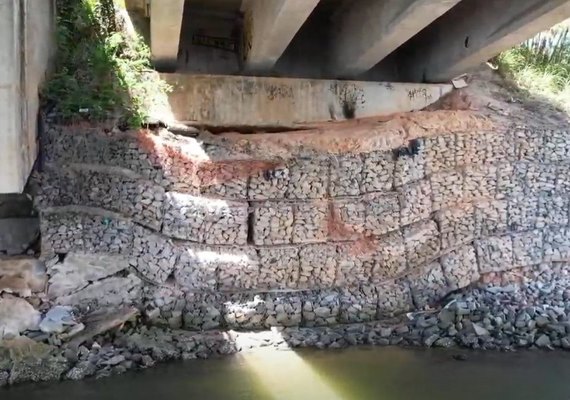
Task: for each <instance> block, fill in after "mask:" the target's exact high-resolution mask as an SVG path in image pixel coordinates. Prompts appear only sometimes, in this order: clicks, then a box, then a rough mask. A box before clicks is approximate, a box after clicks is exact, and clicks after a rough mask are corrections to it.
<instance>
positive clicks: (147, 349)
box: [0, 264, 570, 387]
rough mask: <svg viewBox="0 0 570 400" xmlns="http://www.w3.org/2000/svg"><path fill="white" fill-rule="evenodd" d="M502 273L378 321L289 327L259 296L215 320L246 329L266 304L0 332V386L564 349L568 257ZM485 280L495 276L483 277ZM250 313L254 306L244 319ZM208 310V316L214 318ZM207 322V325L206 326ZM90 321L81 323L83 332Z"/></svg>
mask: <svg viewBox="0 0 570 400" xmlns="http://www.w3.org/2000/svg"><path fill="white" fill-rule="evenodd" d="M503 278H504V279H507V281H504V282H502V283H501V282H500V281H499V283H496V284H495V283H489V284H480V285H479V286H478V287H472V288H467V289H463V290H462V291H460V292H458V293H455V294H453V295H451V296H449V297H448V298H446V299H445V304H444V305H443V306H442V307H438V308H434V309H429V310H425V311H419V312H413V313H409V314H407V315H404V316H401V317H399V318H392V319H387V320H384V321H382V322H369V323H351V322H352V320H351V318H350V315H354V314H359V316H358V320H359V321H360V320H362V319H364V318H368V319H370V320H372V319H374V318H375V316H374V314H373V313H371V312H369V311H368V310H367V309H366V308H363V309H357V310H355V312H354V314H353V313H352V312H347V311H348V310H343V309H341V310H340V312H341V316H342V317H341V320H342V322H344V323H347V324H336V325H333V326H330V327H299V326H298V325H299V323H300V320H301V318H302V316H301V314H300V313H297V314H295V313H294V312H292V310H293V309H297V307H296V306H295V305H292V304H283V303H282V302H281V301H280V299H279V298H278V297H276V298H275V300H274V302H273V303H272V304H271V305H268V303H261V302H260V301H257V302H253V303H249V304H246V303H244V304H243V305H240V304H238V303H234V305H233V306H232V307H231V308H228V309H227V313H228V314H227V315H226V316H225V318H228V319H233V320H235V321H236V324H241V328H242V329H248V328H249V327H250V326H249V322H248V321H252V319H251V316H249V317H248V315H247V314H248V313H250V312H251V310H252V309H255V308H256V307H264V308H265V307H270V308H271V310H272V311H271V315H270V317H268V318H272V319H274V320H275V321H276V322H280V323H281V325H283V326H282V327H279V328H272V329H271V330H265V331H255V332H248V331H244V330H241V331H220V330H210V331H209V332H190V331H183V330H173V329H170V328H160V327H147V326H145V325H141V324H138V323H134V321H133V322H131V323H128V324H127V326H126V327H125V328H123V329H122V330H112V331H109V332H107V333H104V332H103V331H102V330H98V331H97V330H96V331H95V332H103V333H102V334H100V335H99V336H94V337H91V336H89V335H87V336H86V338H87V339H85V338H83V339H82V340H80V341H77V340H75V339H73V338H74V337H75V338H77V337H78V336H77V335H81V334H82V333H81V331H80V332H78V333H75V334H73V335H72V337H71V338H69V337H67V338H66V335H62V334H61V333H59V332H58V330H54V331H53V332H52V335H51V336H49V337H48V338H44V339H43V341H44V342H45V343H51V344H54V343H56V344H57V343H59V344H57V346H58V347H54V346H53V345H52V346H50V345H48V344H45V343H42V340H41V339H39V338H38V336H37V335H36V334H35V333H34V332H28V333H27V335H28V337H33V338H34V340H30V339H28V338H26V337H25V336H24V337H21V338H19V339H17V340H7V341H6V340H5V341H4V342H3V343H2V344H1V345H0V387H1V386H3V385H6V384H9V383H10V384H16V383H21V382H28V381H45V380H58V379H74V380H76V379H83V378H85V377H89V376H95V377H98V378H101V377H105V376H109V375H112V374H120V373H123V372H126V371H127V370H132V369H144V368H148V367H151V366H153V365H155V364H156V363H158V362H163V361H167V360H176V359H183V360H189V359H195V358H208V357H212V356H219V355H228V354H234V353H236V352H240V351H246V350H252V349H257V348H260V347H267V346H270V347H275V348H280V349H291V348H292V349H294V348H297V347H315V348H320V349H336V348H343V347H346V346H351V345H377V346H388V345H406V346H424V347H442V348H454V347H458V348H459V347H466V348H471V349H486V350H491V349H492V350H501V351H512V350H515V349H522V348H525V349H526V348H529V349H536V348H538V349H549V350H552V349H555V348H562V349H567V350H570V302H569V299H570V265H568V264H558V265H555V266H551V265H548V266H547V265H544V266H541V267H535V268H527V269H523V270H517V271H516V272H513V273H508V274H504V275H503ZM485 279H487V280H491V281H496V278H495V279H493V276H486V277H485ZM344 295H345V296H349V297H350V296H364V297H366V296H367V294H366V293H348V292H345V293H344ZM331 300H332V299H331ZM299 301H300V300H299ZM61 311H63V310H61V309H58V310H57V312H53V311H52V312H51V314H52V316H53V315H55V314H61ZM301 312H302V314H303V315H304V316H306V315H308V314H310V315H312V316H314V319H313V320H314V321H316V320H318V319H319V318H322V319H326V318H328V317H329V311H328V310H322V309H320V308H311V309H308V308H307V309H303V310H302V311H301ZM49 314H50V313H48V316H49ZM259 314H260V312H259V310H257V311H256V312H255V313H253V318H255V315H259ZM211 316H212V321H215V320H216V318H217V317H219V316H216V315H215V314H211ZM44 321H45V318H44ZM102 321H103V322H102V323H101V322H99V324H100V325H101V324H102V325H103V326H104V325H105V322H104V319H103V320H102ZM119 322H120V321H119ZM114 323H117V321H115V322H113V321H112V322H111V323H110V324H108V325H107V327H111V326H115V325H114ZM269 325H273V324H272V323H270V324H269ZM253 326H255V321H254V324H253ZM215 327H216V325H215V324H213V325H211V326H209V327H208V328H215ZM90 329H92V328H91V326H90V325H89V324H88V326H87V328H86V330H85V332H88V331H89V330H90ZM103 329H104V328H103ZM67 336H69V335H67ZM62 337H63V338H64V339H63V341H62V340H61V338H62ZM58 338H59V342H58ZM69 340H71V341H69ZM74 340H75V344H74Z"/></svg>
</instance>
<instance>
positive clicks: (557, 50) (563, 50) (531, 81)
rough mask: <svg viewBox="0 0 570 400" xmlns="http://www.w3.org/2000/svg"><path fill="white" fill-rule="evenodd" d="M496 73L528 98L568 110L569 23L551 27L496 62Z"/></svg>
mask: <svg viewBox="0 0 570 400" xmlns="http://www.w3.org/2000/svg"><path fill="white" fill-rule="evenodd" d="M495 61H496V63H497V65H498V67H499V71H500V72H501V73H502V74H503V75H504V76H506V77H508V78H509V79H511V80H513V81H514V82H515V83H516V85H517V86H518V87H519V88H521V89H523V90H525V91H526V92H527V93H528V94H530V95H535V96H536V95H538V96H541V97H545V98H547V99H548V100H549V101H551V102H552V103H554V104H555V105H557V106H559V107H560V108H562V109H564V110H566V111H570V34H569V25H568V22H565V23H562V24H559V25H556V26H554V27H553V28H552V29H550V30H548V31H545V32H542V33H540V34H538V35H537V36H535V37H534V38H532V39H529V40H528V41H526V42H524V43H522V44H521V45H519V46H517V47H515V48H513V49H511V50H508V51H506V52H503V53H502V54H500V55H499V56H498V57H497V58H496V59H495Z"/></svg>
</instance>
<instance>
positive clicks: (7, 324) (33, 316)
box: [0, 296, 41, 339]
mask: <svg viewBox="0 0 570 400" xmlns="http://www.w3.org/2000/svg"><path fill="white" fill-rule="evenodd" d="M40 321H41V314H40V313H39V312H38V311H36V310H35V309H34V307H32V305H31V304H30V303H28V302H27V301H26V300H24V299H21V298H19V297H12V296H10V297H3V298H0V339H11V338H14V337H16V336H19V335H20V333H22V332H25V331H27V330H37V329H38V328H39V324H40Z"/></svg>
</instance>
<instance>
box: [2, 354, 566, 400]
mask: <svg viewBox="0 0 570 400" xmlns="http://www.w3.org/2000/svg"><path fill="white" fill-rule="evenodd" d="M457 354H458V353H457V351H443V350H407V349H401V348H367V347H363V348H351V349H347V350H338V351H330V350H328V351H276V350H273V349H271V350H260V351H256V352H252V353H242V354H239V355H236V356H233V357H229V358H223V359H214V360H206V361H203V360H196V361H187V362H184V363H182V362H181V363H172V364H165V365H162V366H159V367H156V368H153V369H150V370H147V371H144V372H138V373H129V374H126V375H122V376H117V377H112V378H108V379H103V380H87V381H83V382H64V383H59V384H49V385H48V384H46V385H36V386H21V387H16V388H12V389H6V390H3V389H0V399H1V400H20V399H21V400H24V399H25V400H35V399H41V400H61V399H70V400H114V399H117V400H119V399H120V400H130V399H136V400H178V399H180V400H194V399H200V400H202V399H204V400H217V399H220V400H248V399H253V400H258V399H259V400H265V399H267V400H279V399H310V400H317V399H318V400H321V399H323V400H337V399H347V400H368V399H370V400H416V399H430V400H431V399H434V400H435V399H437V400H448V399H449V400H451V399H453V400H471V399H473V400H495V399H496V400H510V399H513V400H524V399H529V400H530V399H532V400H550V399H552V400H570V353H568V354H566V353H561V352H556V353H554V352H553V353H543V352H519V353H508V354H506V353H505V354H500V353H462V354H465V355H466V357H467V360H463V361H460V360H456V358H458V357H455V358H454V357H453V356H457Z"/></svg>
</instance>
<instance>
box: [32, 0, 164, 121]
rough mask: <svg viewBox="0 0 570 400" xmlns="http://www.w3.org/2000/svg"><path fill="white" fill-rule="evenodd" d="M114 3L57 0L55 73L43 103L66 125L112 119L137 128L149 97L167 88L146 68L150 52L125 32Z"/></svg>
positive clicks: (135, 36)
mask: <svg viewBox="0 0 570 400" xmlns="http://www.w3.org/2000/svg"><path fill="white" fill-rule="evenodd" d="M119 7H124V3H123V2H122V1H117V0H115V1H114V0H57V9H58V16H57V35H58V55H57V58H56V73H55V74H54V76H53V78H52V79H51V80H50V81H49V82H48V83H47V84H46V87H45V90H44V92H43V99H44V101H45V102H46V104H47V105H49V106H53V107H54V108H55V111H56V112H57V113H58V114H59V115H60V116H61V117H62V119H63V120H64V121H66V122H75V121H78V120H84V119H89V120H91V121H102V120H109V119H113V120H116V121H118V123H120V124H123V125H129V126H140V125H141V123H143V122H144V121H145V119H146V117H147V114H148V110H149V108H150V107H151V106H152V103H153V97H154V96H157V95H158V94H161V93H164V92H166V91H167V90H168V87H167V85H166V84H164V83H163V82H162V81H160V79H158V78H157V77H156V76H155V75H154V74H152V71H151V70H150V51H149V49H148V47H147V46H146V44H145V43H144V41H143V39H142V38H141V37H140V36H139V35H138V34H137V33H136V32H134V31H132V30H129V29H127V27H126V26H125V25H126V24H125V21H123V20H122V18H120V17H119V14H117V10H119Z"/></svg>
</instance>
